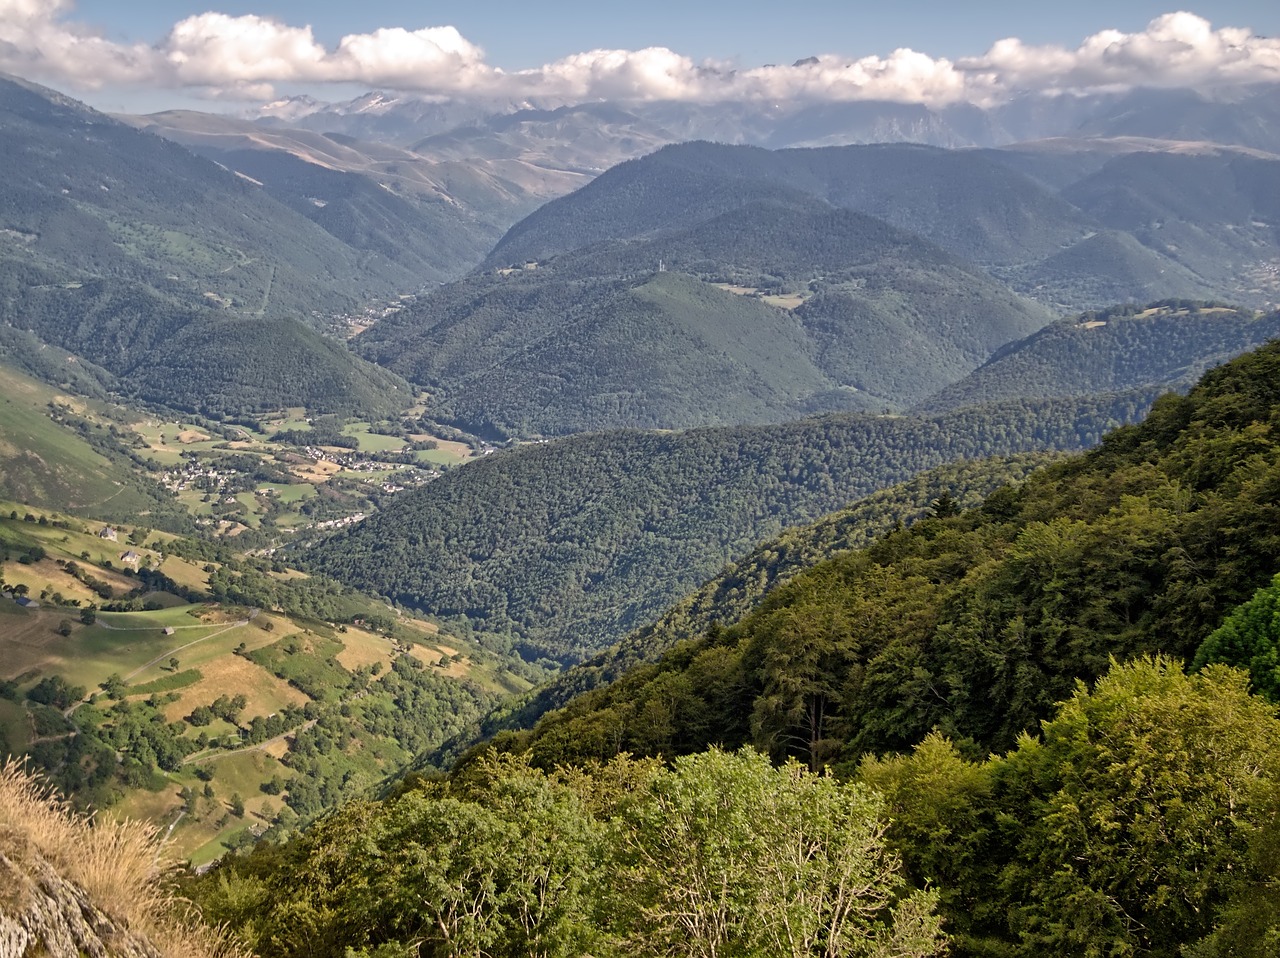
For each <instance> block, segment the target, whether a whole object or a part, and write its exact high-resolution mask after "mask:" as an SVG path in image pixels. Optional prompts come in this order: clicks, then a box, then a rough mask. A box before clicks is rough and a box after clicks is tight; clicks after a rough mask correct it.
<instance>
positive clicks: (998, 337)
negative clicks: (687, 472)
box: [356, 143, 1280, 436]
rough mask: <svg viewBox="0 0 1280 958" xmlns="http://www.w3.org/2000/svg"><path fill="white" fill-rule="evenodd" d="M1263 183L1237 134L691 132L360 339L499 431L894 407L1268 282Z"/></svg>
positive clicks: (1264, 295) (555, 206)
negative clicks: (1085, 146)
mask: <svg viewBox="0 0 1280 958" xmlns="http://www.w3.org/2000/svg"><path fill="white" fill-rule="evenodd" d="M1278 198H1280V160H1274V159H1266V158H1262V157H1259V156H1257V155H1254V154H1252V153H1249V152H1248V151H1239V150H1232V149H1197V150H1188V151H1178V152H1159V153H1156V152H1128V151H1120V152H1114V153H1106V154H1104V155H1103V156H1101V157H1099V156H1097V155H1094V154H1092V153H1090V154H1088V155H1087V156H1082V155H1081V154H1080V151H1079V150H1077V149H1076V148H1074V147H1073V146H1071V145H1070V144H1061V145H1060V148H1056V149H1055V148H1052V147H1047V146H1041V147H1037V148H1024V149H1019V150H1011V151H976V150H971V151H956V150H942V149H938V148H935V147H926V146H919V145H914V144H882V145H876V146H847V147H826V148H821V149H809V150H779V151H770V150H764V149H760V148H757V147H746V146H725V145H717V144H711V143H686V144H681V145H676V146H669V147H664V148H663V149H661V150H659V151H657V152H656V153H653V154H651V155H649V156H646V157H643V158H641V159H638V160H630V161H627V162H625V163H622V164H619V165H618V166H616V167H614V168H613V169H611V170H609V171H608V172H606V173H604V174H602V175H601V176H599V177H598V178H596V179H595V180H594V181H592V182H591V183H590V184H589V185H587V186H585V187H583V188H582V189H580V190H577V191H575V192H574V193H572V194H570V195H568V196H565V197H562V198H560V199H557V200H553V201H551V202H549V203H547V204H546V205H544V206H543V207H541V208H540V209H538V210H537V211H536V212H534V213H532V214H530V215H529V216H528V217H526V218H525V219H523V220H521V221H520V222H519V223H517V224H515V225H514V226H513V227H512V228H511V229H510V230H509V231H508V232H507V233H506V235H505V236H504V237H503V238H502V239H501V240H500V241H499V242H498V243H497V245H496V246H495V247H494V248H493V250H492V251H491V252H490V253H489V255H488V257H487V258H486V259H485V261H484V262H483V263H482V264H481V266H480V268H479V269H477V270H476V271H475V272H473V273H472V274H471V275H470V276H468V277H466V278H465V279H463V280H460V281H458V282H456V283H454V284H451V285H448V286H446V287H443V288H442V289H440V290H438V291H436V292H434V293H432V294H430V295H428V296H426V297H423V298H421V299H420V300H419V301H418V302H417V303H415V304H413V305H412V306H410V307H409V308H407V309H405V310H402V311H400V312H399V313H397V314H396V315H394V316H392V317H388V318H387V319H385V320H383V321H382V322H380V323H378V324H376V325H375V326H373V328H371V329H369V330H368V331H366V332H365V333H363V334H362V335H361V336H360V337H359V338H358V339H357V340H356V345H357V348H358V349H359V350H360V351H361V353H362V355H364V356H365V357H366V358H368V359H371V360H373V361H375V362H378V363H380V364H382V365H386V366H388V367H390V368H391V369H393V370H395V371H396V372H397V373H399V374H401V375H403V376H405V377H406V378H407V379H409V380H411V381H414V382H416V383H418V384H420V385H422V386H424V387H426V388H427V389H429V390H431V391H432V394H433V397H434V399H435V401H436V403H437V411H438V414H439V415H441V416H442V417H445V418H448V419H451V420H453V421H455V422H456V423H457V424H459V425H461V426H463V427H465V428H468V429H472V430H478V431H493V432H495V433H497V434H499V435H522V436H531V435H559V434H565V433H570V432H578V431H583V430H590V429H596V428H613V427H628V426H641V427H661V428H684V427H689V426H696V425H715V424H728V423H745V422H777V421H783V420H786V419H790V418H795V417H796V416H797V415H801V414H804V413H809V412H817V411H835V410H864V411H876V412H879V411H885V410H898V409H902V408H906V407H910V406H912V405H914V404H916V403H919V402H921V401H923V400H924V399H925V398H927V397H928V396H929V395H930V394H932V393H935V392H937V391H938V390H940V389H943V388H944V387H946V386H949V385H951V384H953V383H955V382H956V381H958V380H960V379H961V378H963V377H964V376H966V375H967V374H968V373H970V372H972V371H973V370H974V369H976V368H977V367H978V366H980V365H982V363H983V362H985V361H986V359H987V358H988V357H989V356H990V355H991V353H992V352H993V351H994V350H995V349H997V348H998V347H1000V346H1002V345H1004V344H1006V343H1008V342H1011V341H1013V340H1016V339H1020V338H1021V337H1023V336H1025V335H1027V334H1028V333H1031V332H1033V331H1034V330H1036V329H1038V328H1039V327H1041V326H1043V325H1045V324H1046V323H1048V322H1049V321H1050V319H1051V318H1052V317H1053V315H1054V313H1055V312H1057V311H1065V310H1067V309H1079V308H1083V307H1093V306H1101V305H1105V304H1110V303H1115V302H1117V301H1120V302H1124V301H1129V302H1149V301H1151V300H1153V299H1160V298H1171V297H1174V298H1195V299H1210V298H1215V297H1216V298H1220V299H1227V300H1231V301H1233V302H1243V303H1245V304H1247V305H1250V306H1265V305H1266V304H1267V303H1269V302H1274V301H1275V300H1276V299H1277V298H1280V272H1277V268H1278V267H1280V210H1278V209H1277V208H1276V206H1277V202H1280V199H1278ZM1228 338H1230V337H1228ZM1253 344H1254V341H1252V340H1250V341H1249V342H1248V343H1246V342H1244V341H1241V342H1239V343H1238V348H1237V350H1236V351H1237V352H1238V351H1240V350H1243V349H1245V348H1248V346H1249V345H1253ZM1110 388H1120V387H1110Z"/></svg>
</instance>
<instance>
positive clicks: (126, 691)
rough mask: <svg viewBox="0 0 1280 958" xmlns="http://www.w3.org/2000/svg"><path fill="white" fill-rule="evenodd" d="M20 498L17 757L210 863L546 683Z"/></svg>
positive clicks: (356, 609)
mask: <svg viewBox="0 0 1280 958" xmlns="http://www.w3.org/2000/svg"><path fill="white" fill-rule="evenodd" d="M10 505H11V504H8V503H6V504H5V505H4V508H3V510H0V632H3V635H4V647H5V658H4V664H3V665H2V666H0V753H3V754H6V755H21V756H24V760H25V762H26V763H27V767H28V768H29V769H30V770H33V771H40V772H41V773H43V774H44V775H45V777H46V778H47V779H48V780H49V782H50V783H51V784H53V785H55V786H56V787H57V788H58V789H59V790H60V791H61V792H62V794H63V795H65V796H66V798H67V799H68V800H69V801H70V802H71V803H72V804H74V805H75V807H77V808H89V807H93V808H97V809H99V810H100V815H102V816H104V817H109V818H119V817H132V818H141V819H145V820H146V821H148V822H149V823H151V824H152V825H154V826H156V827H157V828H166V829H168V830H169V831H168V837H169V839H170V848H171V850H172V853H173V854H176V855H181V856H183V857H187V858H190V859H192V860H194V861H195V862H196V863H197V864H200V863H204V862H208V861H211V860H212V859H214V858H216V857H218V856H219V855H222V854H224V853H225V852H226V851H227V850H228V849H230V848H235V847H239V846H242V845H245V844H249V843H251V842H252V841H253V840H254V839H255V838H256V837H258V836H260V835H261V834H263V833H264V832H266V831H267V830H268V829H271V830H272V832H271V834H272V835H274V836H281V835H284V834H287V833H289V832H291V831H293V830H295V829H297V828H298V827H299V826H300V825H301V824H302V823H303V822H305V821H308V820H310V819H312V818H314V817H316V816H317V815H320V814H322V813H324V812H326V811H328V810H330V809H332V808H334V807H336V806H337V805H338V804H339V803H340V802H341V801H343V800H346V799H349V798H352V797H354V796H355V795H357V794H361V793H363V792H364V791H366V790H368V789H371V788H373V787H374V786H375V785H376V784H377V783H378V782H380V781H381V780H382V779H383V778H384V777H386V776H387V775H389V774H392V773H394V772H396V771H397V770H398V769H399V768H400V767H402V766H403V765H404V764H405V763H407V762H408V761H409V760H410V759H411V758H412V757H413V756H414V755H416V754H418V753H420V752H422V751H423V750H424V749H427V750H430V749H433V748H435V747H437V746H438V745H439V744H440V743H441V742H443V741H444V740H445V739H446V738H448V737H451V736H453V735H455V734H457V733H458V732H459V731H460V730H461V729H462V728H463V727H465V726H466V725H468V724H470V723H471V722H474V721H475V720H476V719H477V718H478V717H479V715H480V714H482V713H483V712H484V711H486V710H487V709H488V708H489V707H490V706H491V705H492V704H493V703H494V702H495V701H497V699H498V698H499V696H501V695H503V694H506V693H510V692H515V691H522V690H524V689H527V688H528V687H529V681H528V675H530V674H531V671H530V670H529V669H527V667H523V666H517V668H516V669H514V670H513V669H512V668H511V667H510V664H509V662H508V661H507V660H505V659H502V658H499V657H496V656H494V655H492V654H490V653H485V652H482V651H481V650H480V649H478V648H477V647H475V646H474V645H473V644H472V643H470V642H469V641H467V640H466V639H465V638H461V637H458V636H456V635H451V634H449V633H448V632H445V631H443V630H441V629H440V628H439V627H438V626H436V625H435V624H433V623H430V622H427V621H424V620H421V619H415V618H411V617H407V616H404V615H401V614H399V613H397V612H396V611H395V610H393V609H391V608H389V607H388V606H387V605H386V604H384V603H381V602H378V601H376V600H374V599H371V598H369V597H367V596H363V595H360V594H358V593H356V592H353V591H352V590H351V589H349V588H347V587H345V586H344V585H342V584H340V583H337V582H334V581H332V580H328V579H324V578H320V577H310V576H304V575H302V574H300V573H298V572H296V571H293V570H289V569H287V568H286V567H284V566H282V565H280V564H279V563H278V562H275V561H274V560H272V559H270V558H266V557H263V556H260V555H256V554H253V552H256V550H253V551H250V552H242V551H239V550H238V548H237V546H238V545H239V543H237V541H236V540H234V539H232V540H230V541H229V542H227V543H223V544H219V543H214V542H211V541H209V540H204V539H195V538H188V537H184V536H174V535H172V534H168V533H156V532H153V531H151V529H149V528H148V527H146V526H140V525H135V524H133V523H130V524H128V525H108V524H105V523H102V522H100V521H96V520H85V519H81V518H77V517H73V516H70V515H67V514H66V513H61V512H54V511H47V510H46V509H44V508H40V507H31V508H30V509H28V510H24V511H22V512H19V511H18V510H17V509H12V510H11V509H10ZM2 824H3V822H2V821H0V825H2ZM0 830H2V829H0ZM0 905H2V902H0Z"/></svg>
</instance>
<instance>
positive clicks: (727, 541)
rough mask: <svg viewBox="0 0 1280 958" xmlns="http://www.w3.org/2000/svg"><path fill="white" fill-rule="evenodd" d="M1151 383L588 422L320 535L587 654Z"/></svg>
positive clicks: (353, 571) (535, 636)
mask: <svg viewBox="0 0 1280 958" xmlns="http://www.w3.org/2000/svg"><path fill="white" fill-rule="evenodd" d="M1145 408H1146V399H1145V397H1142V396H1135V395H1129V396H1119V397H1116V396H1112V397H1104V398H1101V399H1098V400H1092V401H1089V402H1087V403H1080V402H1076V401H1070V402H1058V403H1053V402H1040V403H1027V404H1010V405H1006V406H1001V407H991V408H989V409H986V410H982V411H968V412H962V413H959V414H954V415H950V416H943V417H937V418H933V419H925V420H915V419H908V418H889V417H884V418H872V417H863V416H829V417H823V418H817V419H810V420H804V421H801V422H797V423H791V424H787V425H783V426H773V427H764V426H761V427H739V428H736V429H701V430H693V431H690V432H687V433H681V434H674V435H672V434H652V433H640V432H622V433H605V434H600V435H590V436H581V437H574V438H571V439H567V440H562V441H559V442H554V443H547V444H540V445H535V446H531V447H525V448H522V449H519V450H516V451H515V452H512V453H503V454H498V455H493V456H489V457H487V458H486V459H484V460H482V461H480V462H476V463H473V464H471V465H468V466H467V467H466V468H465V469H460V470H457V471H455V472H451V473H449V474H448V475H446V476H444V477H443V478H441V479H438V480H436V481H435V482H432V483H431V484H430V485H428V486H426V487H424V488H423V489H421V490H414V491H410V492H406V493H403V494H402V495H399V496H397V497H396V498H395V499H394V500H393V501H392V502H391V503H390V504H389V505H388V506H387V507H386V508H385V509H384V510H383V511H382V512H380V513H378V514H377V515H375V516H372V517H371V518H369V519H368V520H366V521H364V522H363V523H361V524H359V525H358V526H354V527H352V528H351V529H350V530H346V531H344V532H342V533H340V534H338V535H336V536H335V537H333V538H332V539H330V540H328V541H326V542H325V543H323V544H321V545H320V546H319V547H318V548H316V549H315V550H314V551H313V552H312V553H311V554H310V557H309V559H308V562H309V564H310V566H311V568H313V569H315V570H317V571H321V572H324V573H325V574H326V575H329V576H331V577H333V578H336V579H339V580H342V581H345V582H349V583H351V584H353V585H355V586H356V587H357V588H361V589H363V590H365V591H368V592H371V593H376V594H380V595H385V596H389V597H391V598H393V599H395V600H396V601H397V602H402V603H405V604H409V605H412V606H415V607H417V608H420V609H423V610H426V611H430V612H431V613H433V614H437V615H442V616H466V617H467V618H468V619H469V620H470V621H471V622H472V623H473V624H474V626H475V627H476V628H477V629H478V630H481V631H484V632H487V633H491V634H492V633H498V634H504V635H508V636H510V637H511V640H512V641H514V642H515V643H516V648H517V650H518V651H520V652H521V654H522V655H524V656H525V657H526V658H528V659H530V660H533V659H537V658H539V657H542V656H552V657H554V658H557V659H560V660H562V661H573V660H575V659H578V658H580V657H581V656H582V655H583V654H584V653H586V652H590V651H595V650H598V649H601V648H603V647H605V646H607V645H609V644H611V643H613V642H615V641H617V640H618V639H620V638H621V637H622V636H623V635H625V634H626V633H627V632H628V631H630V630H632V629H634V628H636V627H638V626H640V625H643V624H645V623H646V622H648V621H650V620H652V619H653V618H655V617H656V616H657V614H658V613H659V612H661V611H662V609H663V608H665V607H666V606H669V605H670V604H671V603H672V602H674V601H676V600H677V599H678V598H679V597H680V596H681V595H683V594H686V593H687V592H689V591H690V590H691V589H693V588H694V587H696V586H697V585H698V584H699V583H701V582H704V581H706V580H707V579H708V578H709V577H711V576H712V575H714V574H715V573H716V571H717V570H719V569H720V568H721V567H722V566H723V565H724V563H725V561H727V560H729V559H732V558H734V557H736V556H740V555H743V554H745V552H746V551H747V550H748V549H749V548H751V547H752V546H754V545H755V544H756V543H758V542H760V541H762V540H764V539H767V538H769V537H770V536H773V535H776V534H777V533H778V532H780V531H781V529H782V528H783V527H784V526H787V525H795V524H798V523H802V522H807V521H813V520H814V519H815V518H817V517H818V516H820V515H823V514H824V513H827V512H830V511H831V510H833V509H836V508H839V507H841V506H843V505H845V504H847V503H848V502H849V501H850V500H852V499H856V498H858V497H860V496H864V495H867V494H868V493H870V492H873V491H875V490H876V489H878V488H882V487H884V486H887V485H891V484H893V483H895V482H901V481H904V480H906V479H908V478H909V477H911V476H913V475H915V474H917V473H919V472H921V471H922V470H925V469H928V468H932V467H934V466H936V465H939V464H941V463H943V462H950V461H955V460H959V459H968V458H977V457H983V456H990V455H1004V454H1009V453H1013V452H1021V451H1030V450H1041V449H1071V448H1080V447H1082V446H1087V445H1089V444H1091V443H1093V442H1096V441H1097V439H1098V438H1100V435H1101V432H1102V430H1103V429H1104V428H1106V426H1105V425H1104V424H1107V423H1111V424H1114V423H1117V422H1122V421H1130V420H1132V419H1133V418H1135V417H1136V416H1138V415H1140V414H1141V413H1142V411H1143V410H1144V409H1145Z"/></svg>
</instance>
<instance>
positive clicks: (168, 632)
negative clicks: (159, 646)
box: [164, 625, 173, 635]
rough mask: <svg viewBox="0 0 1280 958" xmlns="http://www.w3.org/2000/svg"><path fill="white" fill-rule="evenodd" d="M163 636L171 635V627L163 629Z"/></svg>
mask: <svg viewBox="0 0 1280 958" xmlns="http://www.w3.org/2000/svg"><path fill="white" fill-rule="evenodd" d="M164 634H165V635H173V626H171V625H166V626H165V627H164Z"/></svg>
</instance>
